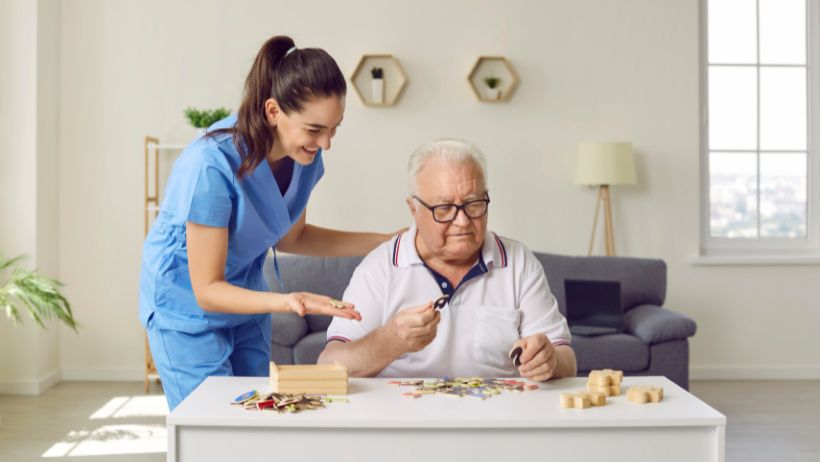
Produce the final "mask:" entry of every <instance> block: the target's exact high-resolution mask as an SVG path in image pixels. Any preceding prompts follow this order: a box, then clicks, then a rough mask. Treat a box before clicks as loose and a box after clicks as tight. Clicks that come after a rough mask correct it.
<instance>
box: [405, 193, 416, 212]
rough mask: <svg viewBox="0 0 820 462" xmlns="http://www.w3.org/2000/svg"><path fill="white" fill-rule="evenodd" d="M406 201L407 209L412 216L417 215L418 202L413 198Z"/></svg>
mask: <svg viewBox="0 0 820 462" xmlns="http://www.w3.org/2000/svg"><path fill="white" fill-rule="evenodd" d="M404 201H405V202H407V208H408V209H409V210H410V215H415V214H416V201H414V200H413V198H412V197H408V198H407V199H405V200H404Z"/></svg>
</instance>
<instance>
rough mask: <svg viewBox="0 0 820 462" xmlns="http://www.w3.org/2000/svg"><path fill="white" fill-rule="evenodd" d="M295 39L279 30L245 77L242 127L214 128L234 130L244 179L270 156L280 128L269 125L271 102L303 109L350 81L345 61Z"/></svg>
mask: <svg viewBox="0 0 820 462" xmlns="http://www.w3.org/2000/svg"><path fill="white" fill-rule="evenodd" d="M295 46H296V45H294V43H293V39H291V38H290V37H287V36H284V35H277V36H274V37H272V38H270V39H268V41H267V42H265V44H264V45H262V48H260V49H259V53H258V54H257V55H256V59H255V60H254V62H253V66H251V70H250V72H248V77H247V79H245V94H244V96H243V97H242V104H241V105H240V106H239V112H238V114H237V120H236V126H234V127H231V128H223V129H219V130H214V131H213V132H209V133H208V135H209V136H213V135H216V134H219V133H225V132H228V133H231V134H233V138H234V144H235V145H236V149H237V151H239V155H240V156H241V157H242V163H241V164H240V165H239V169H238V170H237V172H236V175H237V177H239V178H242V177H243V176H244V175H245V174H246V173H248V172H249V171H251V170H253V169H255V168H256V167H257V166H258V165H259V164H261V163H262V162H263V161H265V159H266V158H267V156H268V153H269V152H270V150H271V147H273V142H274V139H275V136H276V135H275V133H276V130H275V129H274V128H273V127H271V126H270V125H269V124H268V119H267V116H266V115H265V101H266V100H268V98H273V99H275V100H276V102H277V103H279V108H280V109H281V110H282V112H284V113H285V114H290V113H291V112H292V111H296V112H299V111H301V110H302V108H303V106H304V104H305V103H306V102H307V101H308V100H309V99H311V98H314V97H329V96H344V95H345V94H346V93H347V85H346V83H345V78H344V75H342V71H341V69H339V65H338V64H336V61H335V60H334V59H333V58H332V57H331V56H330V55H329V54H327V52H326V51H324V50H322V49H320V48H303V49H298V48H295Z"/></svg>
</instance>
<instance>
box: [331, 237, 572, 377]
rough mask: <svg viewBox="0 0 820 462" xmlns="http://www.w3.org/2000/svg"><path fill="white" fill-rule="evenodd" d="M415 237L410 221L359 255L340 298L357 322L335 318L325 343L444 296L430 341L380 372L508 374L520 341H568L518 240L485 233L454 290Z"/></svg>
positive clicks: (539, 272) (542, 279)
mask: <svg viewBox="0 0 820 462" xmlns="http://www.w3.org/2000/svg"><path fill="white" fill-rule="evenodd" d="M415 238H416V227H415V225H414V226H413V227H411V228H410V229H409V230H408V231H407V232H405V233H403V234H401V235H399V236H397V237H396V238H394V239H392V240H391V241H388V242H385V243H384V244H382V245H380V246H379V247H377V248H376V249H375V250H373V251H372V252H370V254H368V255H367V257H365V259H364V260H363V261H362V263H361V264H360V265H359V267H358V268H356V271H355V272H354V273H353V277H352V278H351V280H350V284H349V285H348V287H347V290H345V294H344V297H343V299H344V300H345V301H347V302H351V303H353V304H355V305H356V309H357V310H358V311H359V312H360V313H361V314H362V320H361V321H353V320H349V319H343V318H339V317H334V318H333V321H332V322H331V323H330V326H329V327H328V330H327V339H328V341H331V340H340V341H344V342H349V341H354V340H358V339H361V338H363V337H364V336H365V335H367V334H368V333H370V332H371V331H373V330H375V329H376V328H379V327H381V326H383V325H385V324H387V322H388V321H389V320H390V319H391V318H392V317H393V316H394V315H395V314H396V313H398V312H399V311H401V310H402V309H406V308H412V307H417V306H419V305H423V304H425V303H427V302H430V301H432V300H435V299H436V298H438V297H441V296H442V295H443V294H450V299H449V302H448V304H447V306H446V307H445V308H444V309H443V310H442V311H441V322H440V323H439V325H438V330H437V333H436V338H435V339H434V340H433V341H432V342H431V343H430V344H429V345H427V346H426V347H425V348H424V349H422V350H421V351H418V352H414V353H407V354H404V355H402V356H400V357H399V358H397V359H396V360H395V361H393V363H391V364H390V365H389V366H387V367H386V368H385V369H384V370H382V371H381V373H380V374H379V377H473V376H475V377H511V376H516V375H518V370H517V369H516V367H515V366H514V365H513V362H512V360H511V359H510V358H509V356H508V354H509V352H510V349H512V347H513V343H515V341H516V340H518V339H519V338H523V337H528V336H530V335H534V334H537V333H543V334H546V336H547V338H548V339H549V340H550V341H551V342H552V344H553V345H568V344H569V343H570V340H571V337H570V333H569V328H568V327H567V322H566V319H564V316H563V315H561V313H560V312H559V311H558V303H557V302H556V300H555V297H554V296H553V295H552V292H551V291H550V289H549V285H548V284H547V278H546V276H544V270H543V267H542V266H541V263H540V262H539V261H538V260H537V259H536V258H535V256H534V255H533V254H532V252H530V251H529V250H528V249H527V248H526V247H524V245H523V244H521V243H520V242H518V241H514V240H511V239H507V238H501V237H499V236H497V235H496V234H495V233H492V232H490V231H488V232H487V234H486V235H485V236H484V245H483V248H482V251H481V258H480V259H479V261H478V262H477V263H476V265H475V266H474V267H473V268H472V269H471V270H470V272H469V273H468V275H467V276H465V278H464V281H462V282H461V283H460V285H459V287H457V288H455V289H454V288H452V287H449V285H450V284H449V283H448V282H446V280H445V279H444V278H443V277H441V276H440V275H437V274H436V273H434V272H433V271H432V270H431V269H430V268H428V267H427V266H426V265H425V264H424V263H423V262H422V260H421V258H419V255H418V252H417V251H416V246H415Z"/></svg>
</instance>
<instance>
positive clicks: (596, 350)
mask: <svg viewBox="0 0 820 462" xmlns="http://www.w3.org/2000/svg"><path fill="white" fill-rule="evenodd" d="M572 349H573V350H575V356H576V358H577V360H578V371H579V372H581V371H583V372H588V371H590V370H592V369H617V370H622V371H624V372H634V371H642V370H644V369H646V368H647V367H648V366H649V346H648V345H647V344H645V343H643V342H642V341H641V340H640V339H639V338H638V337H635V336H634V335H628V334H612V335H597V336H594V337H586V336H582V335H573V336H572Z"/></svg>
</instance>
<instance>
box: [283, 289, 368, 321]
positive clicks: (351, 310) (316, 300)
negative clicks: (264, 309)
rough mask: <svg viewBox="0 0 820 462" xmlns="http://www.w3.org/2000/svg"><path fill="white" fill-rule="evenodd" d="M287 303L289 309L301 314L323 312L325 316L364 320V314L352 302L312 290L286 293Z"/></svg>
mask: <svg viewBox="0 0 820 462" xmlns="http://www.w3.org/2000/svg"><path fill="white" fill-rule="evenodd" d="M285 304H286V305H287V307H288V310H289V311H293V312H294V313H296V314H298V315H299V316H304V315H306V314H321V315H325V316H339V317H340V318H345V319H355V320H357V321H361V320H362V315H361V314H360V313H359V312H358V311H356V309H355V307H354V306H353V304H352V303H347V302H342V301H339V300H334V299H332V298H330V297H326V296H324V295H316V294H312V293H310V292H292V293H289V294H286V295H285Z"/></svg>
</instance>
